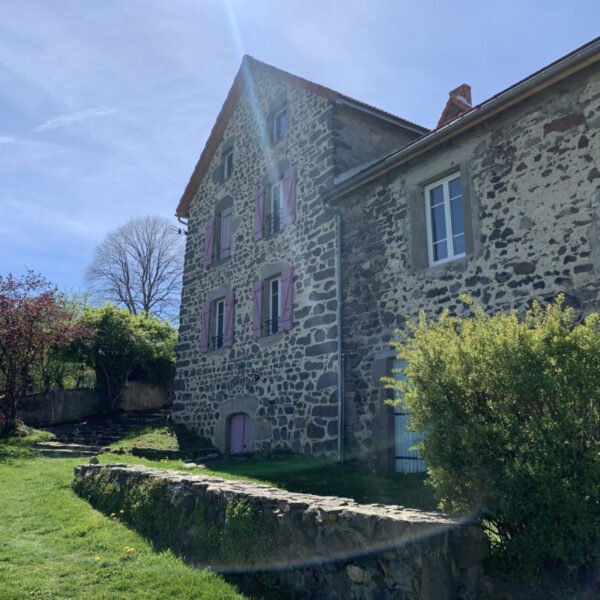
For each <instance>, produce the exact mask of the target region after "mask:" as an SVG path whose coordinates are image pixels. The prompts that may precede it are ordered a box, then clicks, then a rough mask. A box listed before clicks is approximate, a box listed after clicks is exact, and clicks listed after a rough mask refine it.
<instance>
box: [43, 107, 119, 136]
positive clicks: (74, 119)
mask: <svg viewBox="0 0 600 600" xmlns="http://www.w3.org/2000/svg"><path fill="white" fill-rule="evenodd" d="M115 112H116V111H115V109H114V108H88V109H87V110H82V111H79V112H75V113H71V114H68V115H60V116H59V117H55V118H54V119H49V120H48V121H46V122H45V123H42V124H41V125H38V126H37V127H36V128H35V129H34V131H35V132H40V131H48V130H50V129H57V128H59V127H65V126H67V125H73V124H74V123H80V122H81V121H85V120H86V119H91V118H94V117H106V116H108V115H113V114H114V113H115Z"/></svg>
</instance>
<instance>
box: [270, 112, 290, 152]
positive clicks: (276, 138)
mask: <svg viewBox="0 0 600 600" xmlns="http://www.w3.org/2000/svg"><path fill="white" fill-rule="evenodd" d="M282 114H286V115H287V131H286V132H285V133H284V134H283V135H282V134H281V130H280V129H279V128H278V127H277V124H278V123H279V117H281V115H282ZM289 130H290V115H289V113H288V109H287V106H284V107H283V108H280V109H279V110H278V111H277V112H276V113H275V114H274V115H273V143H274V144H276V143H277V142H280V141H281V140H282V139H283V138H284V137H286V136H287V134H288V131H289Z"/></svg>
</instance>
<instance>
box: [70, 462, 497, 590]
mask: <svg viewBox="0 0 600 600" xmlns="http://www.w3.org/2000/svg"><path fill="white" fill-rule="evenodd" d="M74 488H75V489H76V490H77V491H78V492H79V493H80V494H81V495H83V496H84V497H85V498H86V499H88V500H90V501H91V502H92V504H94V505H95V506H99V507H104V508H105V509H107V510H110V509H109V508H108V507H109V506H111V505H110V502H111V501H115V499H116V502H118V503H119V502H120V503H121V504H120V506H121V507H122V508H124V510H125V515H128V516H126V517H125V518H126V519H127V518H129V519H130V523H133V524H134V525H135V524H136V522H137V523H138V526H139V527H140V528H142V529H143V530H144V531H145V532H146V533H148V534H150V532H151V531H152V533H154V534H155V535H159V536H160V535H161V530H160V525H161V524H162V525H163V526H164V529H165V531H164V532H162V540H163V541H164V539H166V537H168V536H169V535H171V534H172V533H173V532H174V531H175V537H174V538H173V544H174V545H176V547H177V548H178V549H179V550H180V551H181V552H182V553H183V554H184V555H186V556H188V558H191V559H192V560H193V561H195V562H196V564H197V565H198V566H211V567H212V568H215V569H218V570H221V571H224V572H236V571H241V572H245V573H246V574H247V575H248V576H249V575H250V574H251V573H252V572H264V571H271V572H272V574H273V576H274V577H276V578H277V580H278V581H279V582H280V584H282V585H283V586H284V588H283V590H284V591H282V597H286V593H285V589H287V590H289V591H295V592H297V593H300V594H301V597H302V598H309V599H310V598H314V599H317V598H318V599H331V600H334V599H342V598H344V599H356V600H358V599H361V600H362V599H364V600H367V599H369V600H370V599H373V598H377V599H379V600H386V599H392V598H393V599H395V600H403V599H416V598H418V599H421V600H446V599H447V600H450V599H451V598H475V597H477V596H478V594H479V585H480V580H481V576H482V566H481V561H482V560H483V559H484V558H485V556H486V555H487V552H488V544H487V540H486V538H485V536H484V534H483V532H482V531H481V529H480V528H479V527H477V526H475V525H472V524H467V523H464V522H463V523H461V522H459V521H457V520H455V519H452V518H450V517H448V516H446V515H443V514H441V513H427V512H421V511H418V510H413V509H406V508H403V507H400V506H384V505H378V504H371V505H361V504H357V503H356V502H354V501H353V500H349V499H345V498H335V497H323V496H314V495H309V494H292V493H288V492H285V491H282V490H280V489H276V488H272V487H268V486H265V485H259V484H255V483H251V482H242V481H227V480H223V479H220V478H217V477H205V476H200V475H186V474H182V473H174V472H172V471H161V470H157V469H152V468H149V467H143V466H126V465H82V466H78V467H76V468H75V481H74ZM149 489H152V490H153V491H152V493H150V494H149V493H148V490H149ZM127 498H133V501H132V506H131V507H130V506H128V505H126V502H127ZM146 499H148V500H147V503H146V504H145V502H146ZM150 503H151V504H150ZM134 505H135V506H134ZM115 507H116V505H115ZM131 510H133V511H138V512H139V513H140V514H141V515H145V516H144V519H145V520H144V521H136V514H134V513H132V514H129V512H130V511H131ZM174 524H177V525H174ZM153 526H155V527H156V529H154V530H152V529H151V528H152V527H153ZM234 528H235V529H234ZM233 529H234V530H233ZM216 539H219V540H221V543H220V545H219V544H216V545H215V544H214V540H216ZM230 539H231V541H232V542H233V545H231V544H229V543H228V540H230ZM223 541H225V543H223ZM211 544H212V546H211V547H212V548H213V551H212V552H207V547H208V546H209V545H211ZM199 557H201V558H199Z"/></svg>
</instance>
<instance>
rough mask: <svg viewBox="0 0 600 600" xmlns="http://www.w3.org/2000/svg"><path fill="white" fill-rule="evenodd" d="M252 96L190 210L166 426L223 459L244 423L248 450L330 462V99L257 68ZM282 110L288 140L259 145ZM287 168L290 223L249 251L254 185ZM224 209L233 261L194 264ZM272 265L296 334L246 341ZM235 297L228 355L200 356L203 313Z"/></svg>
mask: <svg viewBox="0 0 600 600" xmlns="http://www.w3.org/2000/svg"><path fill="white" fill-rule="evenodd" d="M251 80H252V83H251V86H250V89H251V93H248V92H247V91H246V92H244V93H243V94H242V95H241V97H240V99H239V101H238V104H237V106H236V108H235V110H234V111H233V115H232V116H231V118H230V120H229V123H228V125H227V128H226V131H225V133H224V135H223V140H225V141H224V142H223V143H222V145H223V144H227V145H228V147H231V144H232V143H233V149H234V161H235V166H234V171H233V174H232V176H231V177H230V178H229V179H227V180H226V181H222V177H221V176H220V174H219V173H220V168H221V165H220V161H221V155H222V149H221V148H219V150H218V151H217V152H216V153H215V157H214V159H213V163H212V165H211V167H210V171H209V174H208V175H207V176H206V177H205V178H204V180H203V181H202V183H201V185H200V187H199V189H198V192H197V194H196V196H195V199H194V201H193V202H192V205H191V209H190V219H189V231H188V238H187V250H186V256H185V273H184V287H183V294H182V305H181V316H180V323H181V325H180V330H179V331H180V342H179V347H178V362H177V376H176V383H175V400H174V404H173V418H174V420H175V421H177V422H179V423H183V424H185V425H186V426H188V427H190V428H193V429H194V430H195V431H196V432H197V433H199V434H200V435H201V436H204V437H207V438H210V439H211V440H212V441H213V443H214V444H215V445H216V446H217V447H218V448H220V449H221V450H223V451H227V450H228V440H227V437H228V420H229V417H230V416H231V415H232V414H233V413H235V412H246V413H247V414H248V415H249V416H250V417H251V419H252V429H253V438H254V440H253V447H252V448H251V450H263V449H272V448H291V449H293V450H294V451H297V452H307V453H316V454H330V455H333V453H334V452H335V448H336V440H337V409H336V402H337V395H336V370H337V358H336V357H337V354H336V352H337V327H336V308H337V306H336V299H335V298H336V291H335V219H334V218H333V216H332V215H330V214H328V213H327V212H325V211H324V210H323V206H322V201H321V198H320V193H321V191H322V190H323V189H325V187H326V186H328V185H331V183H332V181H333V170H334V163H333V139H332V135H331V119H332V105H331V102H330V101H329V100H326V99H324V98H322V97H319V96H316V95H314V94H312V93H310V92H308V91H306V90H304V89H301V88H298V87H294V86H292V85H290V84H289V83H287V82H284V81H283V80H280V79H277V78H274V77H271V76H269V75H267V74H265V72H264V71H261V70H251ZM282 99H283V101H285V102H286V103H287V107H288V114H289V119H290V131H289V133H288V135H287V137H286V138H284V139H283V140H282V141H280V142H279V143H278V144H276V145H275V146H272V145H271V144H270V143H269V142H268V135H267V133H266V130H265V124H266V117H267V115H269V114H270V113H272V112H273V106H275V104H274V102H275V103H277V106H279V105H281V103H282ZM282 164H289V165H292V166H293V167H295V168H296V170H297V187H296V205H297V218H296V223H295V224H292V225H287V226H286V227H285V228H284V229H283V230H282V231H281V232H280V233H279V234H277V235H276V236H274V237H273V238H270V239H263V240H260V241H258V242H254V241H253V215H254V206H255V197H256V192H257V190H258V187H259V185H260V184H261V183H264V182H265V181H266V180H268V178H269V173H270V172H271V171H272V170H273V169H277V168H278V165H279V166H280V165H282ZM227 196H229V197H231V198H232V199H233V223H232V248H231V253H232V258H231V259H230V260H227V261H224V262H221V263H220V264H216V265H211V266H210V267H208V268H206V267H204V266H203V265H202V254H203V248H204V240H203V237H204V224H205V221H206V218H207V217H208V216H209V215H211V214H214V210H215V207H216V205H217V204H218V203H219V202H220V201H221V200H222V199H223V198H225V197H227ZM281 265H290V266H293V268H294V325H293V327H292V329H291V330H290V331H285V332H282V333H278V334H276V335H274V336H270V337H265V338H260V339H258V340H255V339H253V338H252V304H253V299H252V284H253V281H255V280H257V279H259V278H261V279H262V278H264V277H265V276H266V275H267V274H268V273H270V272H276V271H277V269H278V268H279V267H280V266H281ZM229 289H233V290H234V294H235V330H234V343H233V346H232V347H231V348H224V349H220V350H217V351H214V352H209V353H207V354H200V352H199V339H200V311H201V307H202V303H203V302H205V301H206V300H207V299H210V298H212V297H213V296H214V297H215V298H216V297H217V296H218V295H220V294H221V295H222V294H224V293H225V291H226V290H229Z"/></svg>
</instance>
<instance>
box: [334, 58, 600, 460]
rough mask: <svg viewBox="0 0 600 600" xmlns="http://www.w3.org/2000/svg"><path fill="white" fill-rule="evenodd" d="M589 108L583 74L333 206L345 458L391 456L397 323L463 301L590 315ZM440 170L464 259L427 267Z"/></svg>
mask: <svg viewBox="0 0 600 600" xmlns="http://www.w3.org/2000/svg"><path fill="white" fill-rule="evenodd" d="M599 107H600V73H599V69H598V66H597V65H596V66H594V67H591V68H588V69H587V70H585V71H582V72H581V73H579V74H578V75H576V76H572V77H571V78H570V79H568V80H566V81H563V82H562V83H560V84H557V85H555V86H554V87H553V88H550V89H547V90H544V92H543V93H541V94H539V95H537V96H533V97H532V98H530V99H529V100H528V101H526V102H524V103H522V104H521V105H517V106H512V107H511V108H510V109H508V110H507V111H505V112H504V113H501V114H500V115H498V116H496V117H494V118H492V119H490V120H488V121H487V122H485V123H483V124H481V125H479V126H477V127H476V128H475V129H473V130H471V131H469V132H466V133H463V134H462V135H461V136H459V137H456V138H455V139H453V140H452V141H450V142H447V143H445V144H444V145H442V146H439V147H437V148H435V149H432V150H430V151H428V152H427V153H425V154H423V155H421V156H419V157H417V158H414V159H413V160H411V161H410V162H409V163H407V164H404V165H403V166H400V167H398V168H397V169H396V170H394V171H391V172H389V173H387V174H386V175H384V176H381V177H380V178H378V179H377V180H376V181H375V182H374V183H372V184H369V185H368V186H364V187H361V188H360V189H358V190H357V191H356V192H354V193H352V194H350V195H348V196H347V197H344V198H342V199H340V200H339V203H338V209H339V210H340V211H341V213H342V222H343V239H342V253H343V321H342V322H343V328H342V334H343V345H344V354H345V364H346V391H347V394H346V399H345V400H346V404H345V406H346V442H347V444H348V445H349V450H350V453H352V452H355V453H356V454H358V455H360V456H363V457H368V458H369V460H374V459H375V458H376V457H377V455H378V454H380V455H381V454H386V453H388V454H389V453H390V452H392V450H393V429H392V430H390V428H389V419H390V417H391V415H390V413H389V411H388V409H387V408H386V407H385V406H384V404H383V402H382V395H384V394H383V393H382V385H381V383H380V377H381V376H382V375H384V374H385V373H384V372H382V369H381V366H382V365H384V364H385V363H386V361H387V363H388V366H389V364H390V363H391V361H390V360H389V356H390V347H389V341H390V340H391V339H392V337H393V331H394V328H396V327H400V326H402V324H403V322H404V319H405V317H415V316H416V315H417V314H418V312H419V311H420V310H424V311H425V312H426V313H427V314H428V315H430V316H433V315H436V314H439V312H440V311H441V310H442V309H444V308H448V309H449V310H451V311H454V312H459V313H460V311H461V310H462V305H461V303H460V302H459V300H458V298H459V295H460V294H463V293H467V294H470V295H471V296H473V297H474V298H475V299H476V300H477V301H479V302H480V303H481V304H482V306H483V307H484V308H485V309H486V310H488V311H497V310H503V311H505V310H509V309H511V308H522V307H525V306H527V305H529V304H530V303H531V301H532V300H533V299H539V300H542V301H544V300H548V299H551V298H553V297H555V296H556V295H557V294H558V293H561V292H562V293H564V294H565V295H566V298H567V302H568V303H569V304H571V305H572V306H574V307H575V308H576V309H577V311H578V314H580V315H582V314H585V313H589V312H591V311H598V310H600V171H599V170H598V169H599V164H600V108H599ZM450 173H460V176H461V181H462V186H463V190H462V191H463V205H464V215H465V237H466V256H465V257H463V258H459V259H457V260H454V261H452V262H447V263H445V264H440V265H435V266H431V267H430V266H429V265H428V257H427V237H426V229H425V195H424V186H426V185H427V184H429V183H431V182H432V181H435V180H436V179H439V178H441V177H444V176H446V175H449V174H450ZM388 374H389V371H388ZM386 411H387V414H384V413H385V412H386ZM382 415H383V416H384V417H385V418H382Z"/></svg>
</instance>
